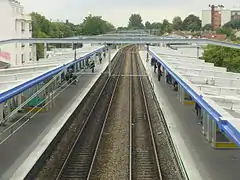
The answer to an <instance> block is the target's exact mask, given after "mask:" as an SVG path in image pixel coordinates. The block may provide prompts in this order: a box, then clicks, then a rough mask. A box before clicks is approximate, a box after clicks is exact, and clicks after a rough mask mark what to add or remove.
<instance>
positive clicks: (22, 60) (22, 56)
mask: <svg viewBox="0 0 240 180" xmlns="http://www.w3.org/2000/svg"><path fill="white" fill-rule="evenodd" d="M24 62H25V61H24V54H22V64H23V63H24Z"/></svg>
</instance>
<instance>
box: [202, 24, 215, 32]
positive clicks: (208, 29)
mask: <svg viewBox="0 0 240 180" xmlns="http://www.w3.org/2000/svg"><path fill="white" fill-rule="evenodd" d="M212 29H213V26H212V25H211V24H206V25H205V26H203V28H202V30H203V31H211V30H212Z"/></svg>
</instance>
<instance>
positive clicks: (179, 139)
mask: <svg viewBox="0 0 240 180" xmlns="http://www.w3.org/2000/svg"><path fill="white" fill-rule="evenodd" d="M140 55H141V58H142V61H143V63H144V66H145V68H146V71H147V74H148V76H149V78H150V81H151V83H152V85H153V88H154V92H155V94H156V96H157V98H158V101H159V104H160V107H161V108H162V111H163V113H164V116H165V119H166V122H167V125H168V127H169V130H170V133H171V136H172V138H173V141H174V144H175V146H176V149H177V151H178V153H179V155H180V157H181V159H182V162H183V164H184V166H185V169H186V171H187V174H188V176H189V179H194V180H198V179H199V180H216V179H217V180H225V179H239V176H240V172H239V171H238V167H239V165H240V161H239V158H240V152H239V151H238V149H221V150H220V149H214V148H212V147H211V146H209V143H208V142H207V141H206V140H205V136H204V135H203V134H202V127H201V125H200V124H199V118H198V117H197V115H196V112H195V109H194V106H193V105H186V104H185V105H184V103H183V102H180V97H179V93H178V92H176V91H173V89H172V86H170V85H169V84H167V83H166V82H165V80H164V78H162V79H161V81H160V82H159V81H158V77H157V73H154V71H153V66H151V65H150V61H148V62H146V59H147V58H146V57H147V56H146V51H142V52H140ZM173 55H174V54H173Z"/></svg>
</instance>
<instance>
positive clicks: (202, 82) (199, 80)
mask: <svg viewBox="0 0 240 180" xmlns="http://www.w3.org/2000/svg"><path fill="white" fill-rule="evenodd" d="M150 50H151V51H152V52H154V53H155V55H157V56H158V57H159V58H160V59H161V61H162V62H163V63H164V64H165V65H166V66H167V67H168V68H169V69H171V71H172V72H174V74H175V75H176V77H177V78H179V79H180V80H181V82H183V84H184V85H185V87H186V88H187V89H189V92H188V93H190V95H191V96H192V97H193V98H194V99H195V98H196V99H198V100H199V99H200V100H201V101H202V102H206V103H203V104H205V107H207V108H208V110H209V111H211V113H213V116H215V117H216V116H218V120H219V121H220V120H226V123H228V124H230V125H231V126H232V127H233V129H235V130H236V132H238V133H239V132H240V121H239V119H240V73H232V72H227V69H226V68H224V67H215V66H214V64H212V63H206V62H205V61H204V60H200V59H197V58H196V50H195V49H192V48H186V49H185V48H184V49H178V50H172V49H170V48H163V47H151V48H150ZM234 136H236V135H234ZM238 140H239V141H240V136H239V139H238ZM238 143H239V142H238Z"/></svg>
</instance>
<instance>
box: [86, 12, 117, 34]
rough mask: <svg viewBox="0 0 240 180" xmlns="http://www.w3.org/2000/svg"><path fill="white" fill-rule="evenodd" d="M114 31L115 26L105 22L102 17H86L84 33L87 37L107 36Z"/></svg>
mask: <svg viewBox="0 0 240 180" xmlns="http://www.w3.org/2000/svg"><path fill="white" fill-rule="evenodd" d="M114 30H115V28H114V26H113V25H112V24H110V23H109V22H107V21H104V20H103V19H102V17H101V16H92V15H89V16H88V17H85V19H84V21H83V23H82V33H83V34H85V35H99V34H105V33H107V32H109V31H114Z"/></svg>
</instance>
